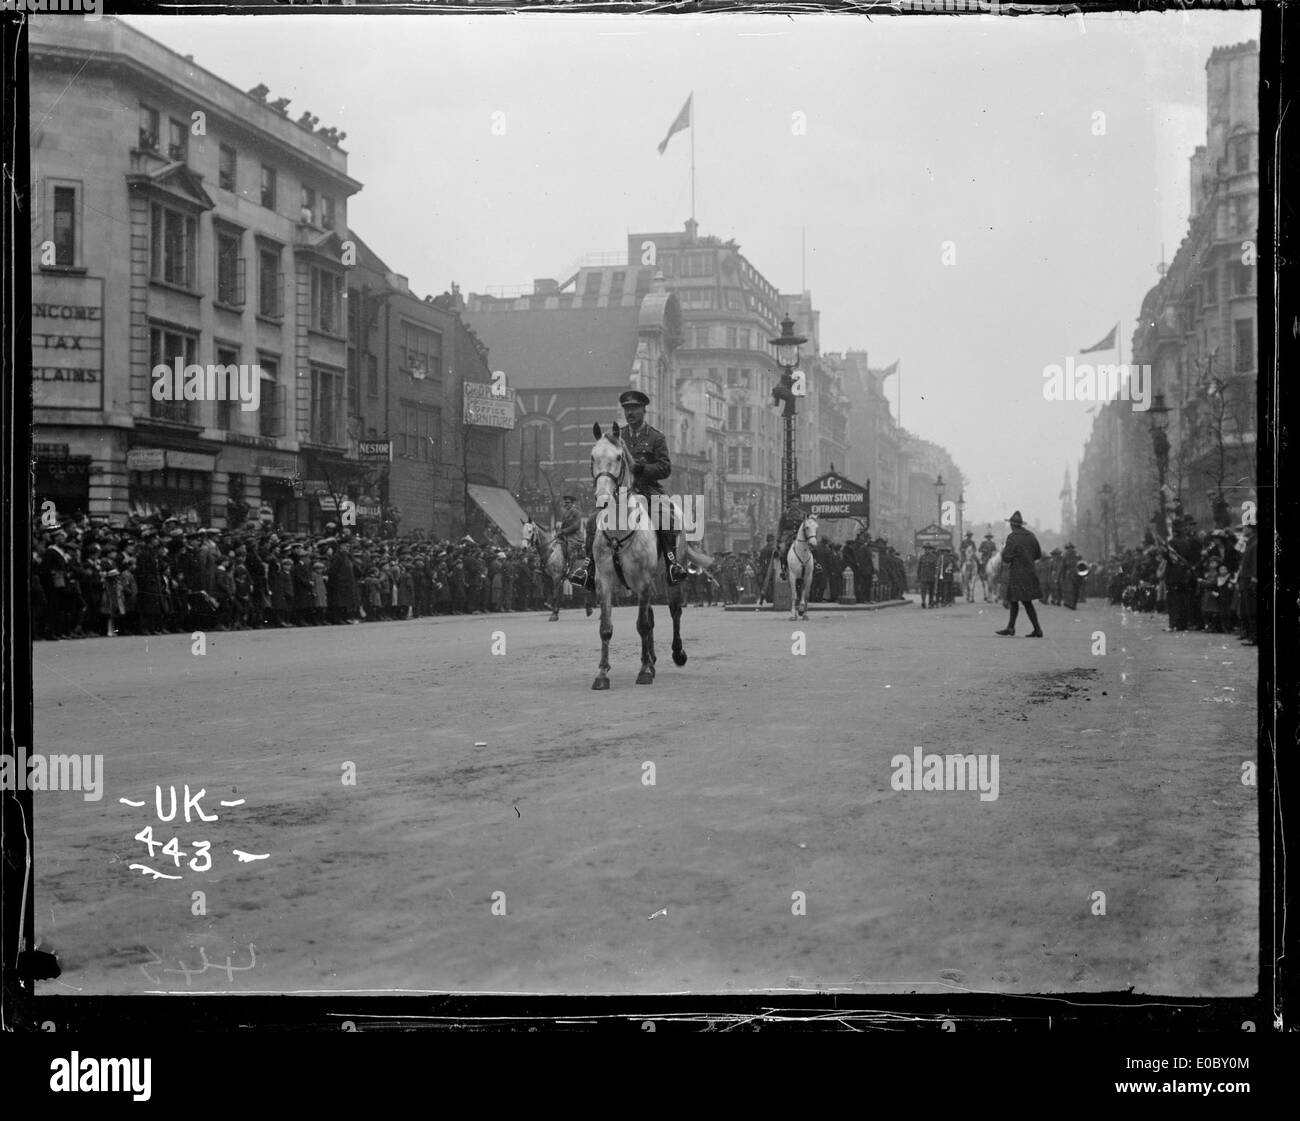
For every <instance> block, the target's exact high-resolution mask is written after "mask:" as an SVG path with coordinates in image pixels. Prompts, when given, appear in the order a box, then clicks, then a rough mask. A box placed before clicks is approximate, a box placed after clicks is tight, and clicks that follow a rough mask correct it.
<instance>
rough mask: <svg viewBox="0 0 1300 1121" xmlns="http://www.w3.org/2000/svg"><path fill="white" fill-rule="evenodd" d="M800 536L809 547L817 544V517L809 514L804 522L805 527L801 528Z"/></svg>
mask: <svg viewBox="0 0 1300 1121" xmlns="http://www.w3.org/2000/svg"><path fill="white" fill-rule="evenodd" d="M799 536H800V537H802V538H803V539H804V540H805V541H807V542H808V544H809V545H816V544H817V515H816V514H809V515H808V516H807V517H806V518H804V520H803V525H801V526H800V527H799Z"/></svg>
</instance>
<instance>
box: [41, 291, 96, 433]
mask: <svg viewBox="0 0 1300 1121" xmlns="http://www.w3.org/2000/svg"><path fill="white" fill-rule="evenodd" d="M32 403H33V404H34V405H35V406H36V407H37V408H42V409H102V408H103V407H104V281H103V278H102V277H91V276H60V275H57V274H50V273H36V274H34V275H33V276H32Z"/></svg>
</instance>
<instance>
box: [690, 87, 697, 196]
mask: <svg viewBox="0 0 1300 1121" xmlns="http://www.w3.org/2000/svg"><path fill="white" fill-rule="evenodd" d="M695 119H696V118H695V91H694V90H691V221H692V222H694V221H695Z"/></svg>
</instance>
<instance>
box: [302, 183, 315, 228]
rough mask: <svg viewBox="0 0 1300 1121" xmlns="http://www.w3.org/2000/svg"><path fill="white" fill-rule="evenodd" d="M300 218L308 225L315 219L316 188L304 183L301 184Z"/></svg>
mask: <svg viewBox="0 0 1300 1121" xmlns="http://www.w3.org/2000/svg"><path fill="white" fill-rule="evenodd" d="M301 218H302V220H303V221H304V222H306V223H307V224H308V225H311V224H312V223H314V222H315V221H316V188H315V187H309V186H307V184H306V183H304V184H303V185H302V214H301Z"/></svg>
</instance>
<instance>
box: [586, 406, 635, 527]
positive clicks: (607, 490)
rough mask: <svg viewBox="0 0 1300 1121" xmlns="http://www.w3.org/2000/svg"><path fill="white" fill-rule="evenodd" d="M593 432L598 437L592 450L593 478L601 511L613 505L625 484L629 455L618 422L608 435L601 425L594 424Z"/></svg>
mask: <svg viewBox="0 0 1300 1121" xmlns="http://www.w3.org/2000/svg"><path fill="white" fill-rule="evenodd" d="M591 431H592V434H593V435H594V436H595V437H596V444H595V446H594V447H593V448H592V449H591V477H592V479H593V481H594V482H595V485H596V507H597V509H600V508H603V507H605V506H607V505H609V504H611V503H612V502H613V501H614V499H615V496H616V494H617V492H618V489H619V487H621V486H623V485H624V484H625V480H626V479H627V465H628V453H627V449H626V448H625V447H624V446H623V438H622V435H621V434H620V432H619V427H618V424H617V422H615V424H614V427H613V429H612V430H611V431H610V432H609V434H608V435H606V434H605V433H603V432H602V431H601V429H600V425H599V424H593V425H592V426H591Z"/></svg>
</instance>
